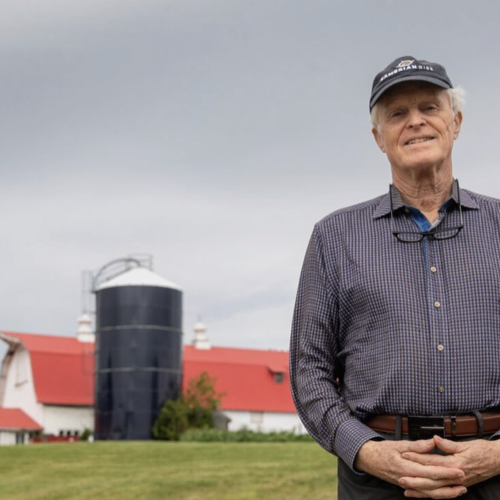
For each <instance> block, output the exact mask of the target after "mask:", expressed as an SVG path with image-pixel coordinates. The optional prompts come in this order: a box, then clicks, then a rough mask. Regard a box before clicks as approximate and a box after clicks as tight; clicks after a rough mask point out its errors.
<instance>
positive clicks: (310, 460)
mask: <svg viewBox="0 0 500 500" xmlns="http://www.w3.org/2000/svg"><path fill="white" fill-rule="evenodd" d="M0 498H1V499H2V500H11V499H12V500H21V499H22V500H28V499H29V500H35V499H36V500H60V499H98V500H129V499H133V500H142V499H147V500H156V499H158V500H160V499H161V500H163V499H175V500H254V499H255V500H257V499H258V500H260V499H267V498H272V499H273V500H285V499H286V500H295V499H297V500H299V499H300V500H302V499H304V498H312V499H314V500H327V499H328V500H334V499H336V498H337V497H336V462H335V458H334V457H333V456H331V455H330V454H328V453H327V452H326V451H324V450H322V449H321V448H320V447H319V446H318V445H317V444H315V443H185V442H181V443H172V442H157V441H156V442H113V443H109V442H97V443H73V444H37V445H31V446H6V447H1V448H0Z"/></svg>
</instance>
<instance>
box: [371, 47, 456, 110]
mask: <svg viewBox="0 0 500 500" xmlns="http://www.w3.org/2000/svg"><path fill="white" fill-rule="evenodd" d="M410 81H421V82H429V83H432V84H434V85H437V86H438V87H442V88H443V89H451V88H453V85H452V83H451V80H450V78H449V76H448V74H447V73H446V70H445V69H444V66H441V65H440V64H437V63H432V62H429V61H423V60H420V61H419V60H418V59H415V58H414V57H412V56H403V57H399V58H398V59H396V60H395V61H393V62H392V63H391V64H389V66H387V68H385V69H384V70H382V71H381V72H380V73H379V74H378V75H377V76H376V77H375V79H374V80H373V86H372V95H371V97H370V112H371V110H372V109H373V106H374V105H375V103H376V102H377V101H378V100H379V99H380V97H381V96H382V94H383V93H384V92H385V91H386V90H388V89H390V88H391V87H392V86H393V85H397V84H398V83H403V82H410Z"/></svg>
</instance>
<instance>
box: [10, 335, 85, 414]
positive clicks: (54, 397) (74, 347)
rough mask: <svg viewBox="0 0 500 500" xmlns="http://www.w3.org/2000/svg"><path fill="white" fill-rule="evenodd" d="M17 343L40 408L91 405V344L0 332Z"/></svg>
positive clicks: (50, 336) (46, 336)
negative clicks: (26, 355)
mask: <svg viewBox="0 0 500 500" xmlns="http://www.w3.org/2000/svg"><path fill="white" fill-rule="evenodd" d="M1 333H2V334H3V335H4V336H7V337H11V338H14V339H17V340H20V341H21V342H22V343H23V344H24V346H25V347H26V349H27V350H28V351H29V353H30V356H31V366H32V370H33V380H34V382H35V393H36V397H37V401H38V402H40V403H44V404H57V405H68V406H71V405H75V406H92V405H93V404H94V376H93V375H94V344H90V343H85V342H79V341H78V340H77V339H76V338H71V337H56V336H54V335H34V334H28V333H17V332H1Z"/></svg>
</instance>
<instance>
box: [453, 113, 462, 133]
mask: <svg viewBox="0 0 500 500" xmlns="http://www.w3.org/2000/svg"><path fill="white" fill-rule="evenodd" d="M463 118H464V116H463V115H462V112H461V111H459V112H458V113H455V118H454V119H453V122H454V124H455V139H458V135H459V134H460V129H461V128H462V120H463Z"/></svg>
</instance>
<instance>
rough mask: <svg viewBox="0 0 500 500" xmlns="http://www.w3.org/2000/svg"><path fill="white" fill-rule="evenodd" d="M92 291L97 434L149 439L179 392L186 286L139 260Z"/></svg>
mask: <svg viewBox="0 0 500 500" xmlns="http://www.w3.org/2000/svg"><path fill="white" fill-rule="evenodd" d="M124 261H126V262H127V265H128V267H130V265H131V264H132V265H134V259H123V262H124ZM117 262H120V261H117ZM114 263H116V261H115V262H114ZM94 292H95V294H96V400H95V406H96V407H95V437H96V439H99V440H107V439H127V440H135V439H151V438H152V426H153V424H154V422H155V420H156V417H157V416H158V413H159V410H160V408H161V405H162V404H163V402H164V401H165V400H167V399H175V398H177V397H178V396H179V394H180V391H181V380H182V359H181V358H182V291H181V290H180V288H179V287H178V286H177V285H175V284H174V283H171V282H169V281H167V280H165V279H163V278H161V277H160V276H158V275H157V274H155V273H153V272H152V271H151V270H149V269H147V268H145V267H141V266H140V263H139V265H138V266H137V267H132V268H131V269H128V270H126V271H124V272H122V273H121V274H118V276H115V277H113V278H111V279H109V280H107V281H103V282H100V283H97V285H96V286H95V288H94Z"/></svg>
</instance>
